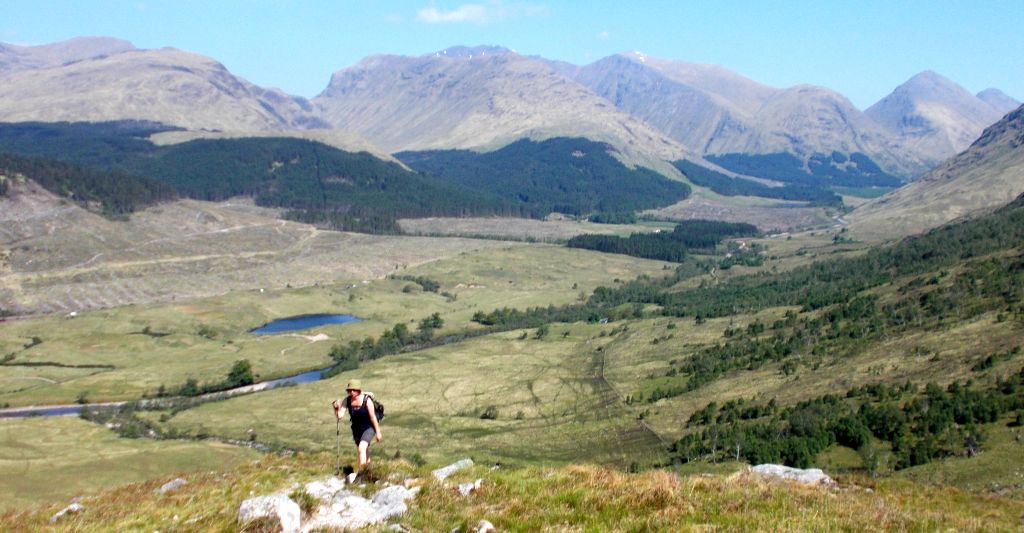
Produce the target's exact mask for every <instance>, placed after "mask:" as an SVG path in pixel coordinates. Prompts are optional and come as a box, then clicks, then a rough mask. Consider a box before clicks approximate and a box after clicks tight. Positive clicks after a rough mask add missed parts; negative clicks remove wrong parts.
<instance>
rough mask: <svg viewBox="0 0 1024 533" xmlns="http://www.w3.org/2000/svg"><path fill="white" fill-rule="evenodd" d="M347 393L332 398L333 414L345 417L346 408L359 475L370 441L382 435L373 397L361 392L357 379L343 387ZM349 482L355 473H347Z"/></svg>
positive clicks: (364, 463) (368, 457)
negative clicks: (339, 397)
mask: <svg viewBox="0 0 1024 533" xmlns="http://www.w3.org/2000/svg"><path fill="white" fill-rule="evenodd" d="M345 391H346V392H347V393H348V396H346V397H345V398H344V399H343V400H334V402H333V403H332V404H331V405H333V406H334V416H335V417H336V418H337V419H338V420H339V421H340V420H341V419H342V418H345V411H344V410H342V407H344V408H345V409H347V410H348V415H349V418H350V419H351V420H352V440H354V441H355V444H356V450H357V451H358V452H359V470H358V471H357V472H358V474H359V475H362V474H363V470H364V469H365V467H366V465H368V464H370V452H369V448H370V442H371V441H376V442H380V441H381V439H382V438H383V436H382V435H381V432H380V425H379V424H378V422H377V413H376V410H375V406H374V405H373V399H372V398H371V397H370V396H369V395H368V394H363V387H362V385H361V384H360V383H359V380H355V379H353V380H352V381H349V382H348V386H347V387H345ZM348 477H349V479H348V481H349V483H351V482H353V481H355V479H356V477H357V473H356V472H353V473H351V474H349V476H348Z"/></svg>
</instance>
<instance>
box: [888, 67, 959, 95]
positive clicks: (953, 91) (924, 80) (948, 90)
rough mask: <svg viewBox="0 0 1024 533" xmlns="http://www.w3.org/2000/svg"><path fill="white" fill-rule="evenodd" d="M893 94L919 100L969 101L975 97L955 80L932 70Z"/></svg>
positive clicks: (916, 76)
mask: <svg viewBox="0 0 1024 533" xmlns="http://www.w3.org/2000/svg"><path fill="white" fill-rule="evenodd" d="M893 93H894V94H896V93H905V94H908V95H910V96H911V97H912V98H914V99H917V100H936V99H950V98H957V99H969V98H971V97H973V96H974V95H972V94H971V93H969V92H968V91H967V89H964V88H963V87H961V86H960V85H959V84H957V83H956V82H954V81H953V80H951V79H949V78H947V77H945V76H943V75H941V74H939V73H937V72H935V71H932V70H925V71H923V72H919V73H917V74H915V75H914V76H913V77H911V78H910V79H909V80H907V81H906V82H904V83H903V84H902V85H900V86H899V87H897V88H896V90H895V91H893Z"/></svg>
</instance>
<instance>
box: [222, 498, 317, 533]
mask: <svg viewBox="0 0 1024 533" xmlns="http://www.w3.org/2000/svg"><path fill="white" fill-rule="evenodd" d="M301 514H302V512H301V510H300V509H299V504H297V503H295V502H293V501H292V500H291V499H289V498H288V497H287V496H284V495H281V494H277V495H273V496H257V497H255V498H249V499H248V500H245V501H243V502H242V505H241V506H240V507H239V508H238V522H239V523H242V524H244V523H246V522H251V521H253V520H257V519H260V518H270V519H273V520H276V521H277V522H278V523H279V524H280V526H281V531H282V533H294V532H297V531H299V526H300V522H299V519H300V516H301Z"/></svg>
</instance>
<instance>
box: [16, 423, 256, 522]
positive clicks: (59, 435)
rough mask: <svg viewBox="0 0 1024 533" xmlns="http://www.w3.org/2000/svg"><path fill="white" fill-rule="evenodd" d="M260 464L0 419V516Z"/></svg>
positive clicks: (235, 452)
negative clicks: (111, 489)
mask: <svg viewBox="0 0 1024 533" xmlns="http://www.w3.org/2000/svg"><path fill="white" fill-rule="evenodd" d="M257 457H258V454H257V453H256V452H255V451H252V450H249V449H246V448H240V447H237V446H229V445H226V444H220V443H216V442H192V441H155V440H150V439H122V438H118V437H117V435H116V434H114V433H113V432H111V431H110V430H108V429H107V428H105V427H103V426H101V425H97V424H92V423H89V422H86V421H84V420H80V419H78V418H73V417H55V418H45V419H44V418H27V419H20V420H8V419H4V420H0V478H2V479H3V480H4V481H3V482H2V483H0V512H5V511H13V510H17V509H24V508H25V507H26V506H31V505H38V504H40V503H46V504H56V503H59V502H63V501H67V500H70V499H71V498H74V497H76V496H81V495H86V494H94V493H96V492H97V491H99V490H101V489H104V488H109V487H113V486H119V485H124V484H126V483H137V482H142V481H147V480H150V479H153V478H160V477H164V476H170V475H173V474H175V473H177V472H197V471H203V470H205V471H209V470H215V469H224V468H231V467H232V466H234V465H238V464H240V463H243V462H246V461H250V460H253V459H256V458H257ZM2 522H3V521H2V520H0V523H2ZM4 529H7V526H6V525H5V527H4Z"/></svg>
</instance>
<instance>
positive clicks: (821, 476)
mask: <svg viewBox="0 0 1024 533" xmlns="http://www.w3.org/2000/svg"><path fill="white" fill-rule="evenodd" d="M751 471H753V472H754V473H756V474H760V475H762V476H768V477H774V478H778V479H787V480H791V481H796V482H798V483H804V484H807V485H829V486H831V485H835V481H833V480H832V478H830V477H829V476H828V474H826V473H825V472H822V471H821V469H820V468H808V469H800V468H793V467H789V466H783V465H773V464H763V465H757V466H755V467H753V468H751Z"/></svg>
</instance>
